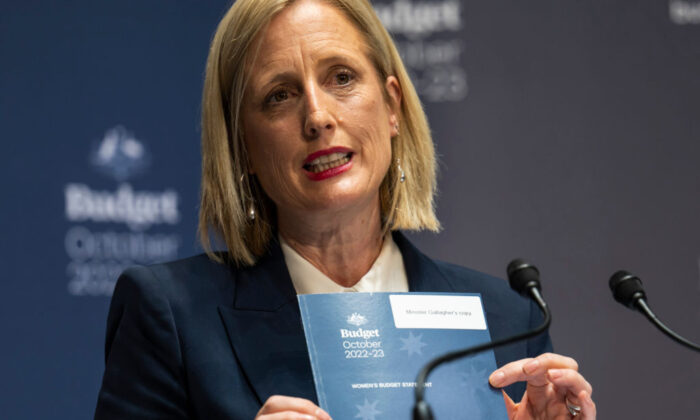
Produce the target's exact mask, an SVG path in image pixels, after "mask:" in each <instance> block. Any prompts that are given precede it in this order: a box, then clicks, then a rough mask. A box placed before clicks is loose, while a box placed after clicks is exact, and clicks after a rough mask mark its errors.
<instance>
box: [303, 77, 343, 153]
mask: <svg viewBox="0 0 700 420" xmlns="http://www.w3.org/2000/svg"><path fill="white" fill-rule="evenodd" d="M305 94H306V106H305V108H306V109H305V115H304V135H305V136H306V137H307V138H309V139H316V138H319V137H323V136H325V135H329V134H333V131H335V127H336V121H335V118H334V116H333V112H332V109H330V106H331V101H330V100H329V98H327V97H326V95H325V94H324V92H323V91H322V90H319V89H318V87H317V86H315V85H314V84H310V85H309V86H308V87H307V88H306V92H305Z"/></svg>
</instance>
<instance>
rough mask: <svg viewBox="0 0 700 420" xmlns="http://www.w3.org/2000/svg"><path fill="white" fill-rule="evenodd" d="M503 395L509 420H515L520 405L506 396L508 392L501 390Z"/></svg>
mask: <svg viewBox="0 0 700 420" xmlns="http://www.w3.org/2000/svg"><path fill="white" fill-rule="evenodd" d="M501 392H502V393H503V401H505V403H506V412H507V413H508V419H509V420H513V419H515V415H516V414H517V413H518V404H516V403H514V402H513V400H512V399H511V398H510V397H509V396H508V394H506V391H503V390H501Z"/></svg>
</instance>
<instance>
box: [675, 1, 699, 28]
mask: <svg viewBox="0 0 700 420" xmlns="http://www.w3.org/2000/svg"><path fill="white" fill-rule="evenodd" d="M668 12H669V17H670V18H671V22H673V23H675V24H677V25H700V0H671V1H670V2H669V9H668Z"/></svg>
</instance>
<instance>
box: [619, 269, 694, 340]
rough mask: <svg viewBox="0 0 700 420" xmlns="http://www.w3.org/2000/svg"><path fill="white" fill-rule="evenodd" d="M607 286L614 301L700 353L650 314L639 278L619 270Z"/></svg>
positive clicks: (652, 313)
mask: <svg viewBox="0 0 700 420" xmlns="http://www.w3.org/2000/svg"><path fill="white" fill-rule="evenodd" d="M609 284H610V290H611V291H612V293H613V297H614V298H615V300H616V301H618V302H620V303H621V304H623V305H625V306H627V307H628V308H630V309H632V310H635V309H636V310H638V311H639V312H641V313H642V314H644V316H646V317H647V319H649V321H651V323H652V324H654V325H655V326H656V328H658V329H659V330H661V332H662V333H664V334H666V335H667V336H669V337H671V339H672V340H673V341H675V342H677V343H680V344H682V345H684V346H686V347H688V348H691V349H693V350H695V351H700V346H698V345H697V344H695V343H693V342H691V341H688V340H686V339H685V338H683V337H681V336H680V335H678V334H676V333H675V332H673V330H671V329H670V328H668V327H667V326H666V325H664V323H663V322H661V321H660V320H659V319H658V318H657V317H656V315H654V312H652V310H651V308H650V307H649V304H648V303H647V296H646V293H644V288H643V287H642V281H641V280H640V279H639V277H637V276H635V275H634V274H632V273H630V272H628V271H625V270H620V271H617V272H616V273H615V274H613V275H612V277H610V281H609Z"/></svg>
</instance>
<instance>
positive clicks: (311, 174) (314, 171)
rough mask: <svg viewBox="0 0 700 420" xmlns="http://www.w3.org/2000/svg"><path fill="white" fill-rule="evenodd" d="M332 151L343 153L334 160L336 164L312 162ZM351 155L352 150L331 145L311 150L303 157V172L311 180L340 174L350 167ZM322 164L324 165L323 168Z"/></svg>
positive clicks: (332, 152) (319, 179)
mask: <svg viewBox="0 0 700 420" xmlns="http://www.w3.org/2000/svg"><path fill="white" fill-rule="evenodd" d="M334 153H340V154H343V155H345V156H343V157H341V158H339V159H337V160H335V161H334V162H335V164H336V165H337V166H332V167H331V166H330V165H331V162H316V163H315V164H312V162H314V161H315V160H317V159H318V158H320V157H322V156H326V155H330V154H334ZM352 155H353V153H352V150H350V149H348V148H346V147H331V148H328V149H323V150H319V151H316V152H313V153H311V154H309V155H308V156H307V157H306V159H304V165H303V169H304V173H305V174H306V176H307V177H308V178H309V179H310V180H312V181H321V180H324V179H328V178H331V177H334V176H336V175H340V174H342V173H343V172H346V171H348V170H349V169H350V168H352ZM338 161H340V162H338ZM324 165H325V166H326V167H325V168H324ZM319 167H320V168H321V170H319Z"/></svg>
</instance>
